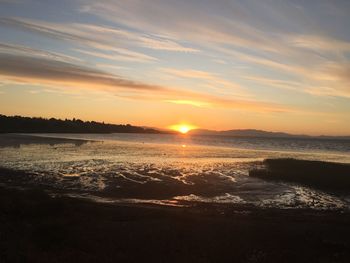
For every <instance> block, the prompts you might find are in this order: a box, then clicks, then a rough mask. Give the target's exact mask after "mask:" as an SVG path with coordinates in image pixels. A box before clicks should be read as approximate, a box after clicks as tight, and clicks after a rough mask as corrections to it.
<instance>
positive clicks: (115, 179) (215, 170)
mask: <svg viewBox="0 0 350 263" xmlns="http://www.w3.org/2000/svg"><path fill="white" fill-rule="evenodd" d="M40 136H51V137H60V138H74V139H86V140H95V141H86V142H85V143H76V142H74V143H73V142H71V141H62V142H55V143H51V144H48V143H45V139H43V141H42V143H38V142H37V141H36V142H34V143H25V144H19V145H17V147H11V146H10V145H5V146H4V145H3V146H2V147H0V155H1V159H0V166H2V167H7V168H12V169H20V170H24V171H28V172H30V173H32V176H31V177H30V179H28V181H29V183H32V184H36V185H40V186H42V187H48V188H50V189H51V190H52V191H54V190H55V189H56V190H64V191H66V192H68V193H69V194H70V195H72V196H86V197H89V198H90V197H91V198H94V199H95V200H99V201H109V202H140V203H155V204H163V205H179V206H181V205H188V204H191V203H194V202H195V203H196V202H202V203H224V204H244V205H254V206H259V207H266V208H268V207H280V208H295V207H300V208H315V209H333V208H346V207H349V202H350V199H349V198H348V197H347V196H337V195H334V194H331V193H325V192H321V191H318V190H313V189H310V188H308V187H302V186H298V185H294V184H288V183H282V182H280V183H279V182H266V181H263V180H261V179H258V178H252V177H249V176H248V172H249V169H252V168H254V167H256V166H258V165H260V161H262V160H263V159H265V158H285V157H292V158H299V159H310V160H324V161H338V162H348V163H350V142H348V141H336V140H334V141H332V140H306V139H297V140H294V139H264V138H232V137H231V138H230V137H218V136H187V135H153V134H152V135H148V134H49V135H48V134H41V135H40Z"/></svg>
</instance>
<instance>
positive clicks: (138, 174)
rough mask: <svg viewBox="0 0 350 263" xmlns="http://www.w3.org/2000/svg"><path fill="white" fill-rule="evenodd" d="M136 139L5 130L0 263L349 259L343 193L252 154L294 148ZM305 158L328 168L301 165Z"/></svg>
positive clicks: (0, 141) (349, 217) (0, 144)
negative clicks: (294, 176) (295, 177)
mask: <svg viewBox="0 0 350 263" xmlns="http://www.w3.org/2000/svg"><path fill="white" fill-rule="evenodd" d="M128 136H130V135H128ZM133 136H134V137H133V140H134V141H133V142H129V141H127V140H124V141H120V140H118V141H108V140H105V141H98V140H93V139H92V138H89V139H87V138H84V139H78V138H75V137H74V136H72V138H62V137H61V138H60V137H59V136H57V135H56V137H55V138H54V137H41V136H33V135H20V134H19V135H14V134H12V135H9V134H7V135H1V136H0V150H1V153H2V159H1V162H2V164H3V165H2V166H3V167H1V168H0V197H1V198H0V222H1V225H0V261H3V262H48V261H50V262H77V261H78V262H140V261H147V262H348V261H349V259H350V253H349V248H350V238H349V236H350V210H349V206H348V203H347V194H348V192H347V190H345V192H344V189H342V191H341V192H337V190H334V189H331V190H329V189H327V190H325V191H324V190H323V189H321V190H320V189H318V187H317V186H318V185H317V184H315V187H313V185H310V184H311V183H312V182H310V181H307V184H306V186H305V185H304V184H303V181H302V180H299V179H298V180H299V181H298V180H297V182H289V181H288V180H286V181H284V179H289V180H290V177H291V176H292V175H291V173H286V174H287V175H288V177H287V178H283V177H281V175H283V174H284V173H282V174H281V169H279V170H278V174H277V175H278V177H277V178H275V177H276V175H275V174H276V172H275V170H273V169H275V168H273V169H272V170H264V162H262V161H259V160H260V159H261V156H265V155H268V156H296V153H290V152H278V153H276V152H273V153H271V152H269V151H261V150H259V151H255V150H254V151H251V150H249V149H248V150H245V151H243V150H242V149H238V150H236V149H235V148H229V147H227V148H220V147H219V148H217V147H213V146H201V145H195V144H193V145H192V144H188V142H187V145H186V146H187V147H186V148H184V147H183V146H182V144H181V145H178V142H176V143H175V144H173V145H171V144H156V143H155V142H154V141H151V142H148V141H147V140H145V139H147V138H146V137H141V139H137V140H139V141H136V142H135V140H136V139H135V138H137V137H135V136H137V135H133ZM128 138H129V137H128ZM166 138H167V140H169V139H168V137H166ZM180 139H181V138H180ZM150 140H154V139H153V137H151V139H150ZM174 140H175V141H176V140H179V139H178V138H174ZM181 143H183V142H181ZM136 149H137V150H136ZM160 149H163V152H159V151H160ZM186 151H187V152H186ZM262 154H263V155H262ZM337 154H338V155H340V154H341V153H337ZM141 155H143V157H142V159H141V157H140V156H141ZM193 156H194V157H193ZM232 156H235V158H231V157H232ZM297 156H305V153H302V154H301V155H300V154H299V155H297ZM310 156H315V155H313V154H311V155H310ZM316 156H323V155H316ZM343 156H344V157H343V158H345V157H346V153H345V155H343ZM97 157H98V158H97ZM280 160H281V161H276V162H277V164H278V165H281V164H283V165H284V166H283V167H285V168H286V169H287V170H288V171H290V167H289V166H288V165H290V162H291V161H289V160H290V159H280ZM267 162H271V161H267ZM273 162H274V161H273ZM309 162H311V165H312V166H314V165H317V167H318V166H319V165H320V164H322V165H323V164H324V163H325V161H323V162H320V163H318V162H316V163H315V161H305V160H304V161H301V164H302V165H301V166H300V167H301V168H300V169H299V170H301V171H305V169H304V170H303V167H307V165H309ZM326 164H327V163H326ZM292 165H293V166H294V167H295V163H293V161H292ZM305 165H306V166H305ZM333 166H335V168H334V167H333ZM278 167H279V168H280V166H278ZM330 167H331V168H329V169H333V170H334V171H337V169H339V167H338V165H337V164H336V163H330ZM347 167H348V166H347V164H345V168H346V169H348V168H347ZM267 168H269V167H268V166H267ZM267 168H266V169H267ZM252 169H256V171H259V172H258V174H259V175H260V174H263V175H264V176H263V178H256V177H255V176H254V175H252V176H249V171H255V170H252ZM270 169H271V167H270ZM316 171H317V170H316ZM341 171H342V173H343V174H344V175H346V173H347V172H346V170H345V171H344V169H343V165H341ZM270 174H271V175H270ZM301 175H302V176H304V175H303V174H301ZM340 175H341V174H340ZM344 175H342V176H344ZM258 177H259V176H258ZM265 177H266V178H265ZM299 177H300V176H299ZM281 178H282V179H281Z"/></svg>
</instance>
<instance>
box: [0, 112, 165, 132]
mask: <svg viewBox="0 0 350 263" xmlns="http://www.w3.org/2000/svg"><path fill="white" fill-rule="evenodd" d="M0 133H164V132H161V131H158V130H156V129H151V128H143V127H138V126H132V125H130V124H126V125H121V124H120V125H117V124H106V123H103V122H102V123H101V122H95V121H82V120H79V119H72V120H68V119H65V120H61V119H55V118H50V119H45V118H35V117H32V118H31V117H22V116H5V115H0Z"/></svg>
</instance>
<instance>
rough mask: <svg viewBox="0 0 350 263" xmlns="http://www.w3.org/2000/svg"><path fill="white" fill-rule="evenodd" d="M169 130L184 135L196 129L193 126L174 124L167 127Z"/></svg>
mask: <svg viewBox="0 0 350 263" xmlns="http://www.w3.org/2000/svg"><path fill="white" fill-rule="evenodd" d="M169 128H170V129H172V130H174V131H178V132H180V133H182V134H186V133H188V132H189V131H190V130H193V129H195V128H197V127H195V126H193V125H189V124H176V125H172V126H170V127H169Z"/></svg>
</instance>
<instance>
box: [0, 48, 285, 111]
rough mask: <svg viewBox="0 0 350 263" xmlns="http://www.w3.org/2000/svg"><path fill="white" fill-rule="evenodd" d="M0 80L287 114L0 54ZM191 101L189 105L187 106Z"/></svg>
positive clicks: (264, 106) (255, 103)
mask: <svg viewBox="0 0 350 263" xmlns="http://www.w3.org/2000/svg"><path fill="white" fill-rule="evenodd" d="M0 76H1V79H5V80H10V81H13V82H18V83H32V84H33V83H37V84H38V85H45V86H49V87H50V86H51V87H65V88H66V89H74V88H78V89H90V90H100V91H103V92H109V93H111V94H114V95H117V96H120V97H125V98H131V99H142V100H147V101H152V100H155V101H166V102H170V103H176V104H190V105H193V106H198V107H206V106H216V107H227V108H234V109H246V110H253V111H276V112H282V111H283V112H285V111H290V110H291V109H289V108H288V107H285V106H282V105H278V104H274V103H268V102H259V101H253V100H252V101H248V100H240V99H234V98H224V97H219V96H213V95H210V94H206V93H197V92H191V91H188V90H181V89H176V88H173V87H163V86H159V85H152V84H145V83H140V82H135V81H133V80H129V79H126V78H122V77H120V76H118V75H115V74H112V73H107V72H104V71H100V70H96V69H92V68H88V67H85V66H81V65H78V64H73V63H68V62H63V61H60V60H54V59H52V58H47V57H40V56H25V55H22V54H20V53H19V54H7V53H0ZM189 102H191V103H189Z"/></svg>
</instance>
